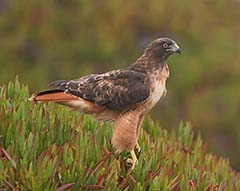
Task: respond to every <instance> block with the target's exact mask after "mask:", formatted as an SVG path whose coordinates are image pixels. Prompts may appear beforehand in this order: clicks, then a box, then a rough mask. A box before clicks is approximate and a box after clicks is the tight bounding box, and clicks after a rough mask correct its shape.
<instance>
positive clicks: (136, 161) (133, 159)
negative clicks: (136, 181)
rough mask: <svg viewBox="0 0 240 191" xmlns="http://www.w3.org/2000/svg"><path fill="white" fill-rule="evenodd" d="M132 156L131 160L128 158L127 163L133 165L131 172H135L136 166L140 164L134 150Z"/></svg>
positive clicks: (131, 152)
mask: <svg viewBox="0 0 240 191" xmlns="http://www.w3.org/2000/svg"><path fill="white" fill-rule="evenodd" d="M130 154H131V158H128V159H127V161H126V162H127V164H131V170H133V169H134V167H135V166H136V164H137V163H138V159H137V157H136V155H135V152H134V150H132V151H130Z"/></svg>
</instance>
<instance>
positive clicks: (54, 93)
mask: <svg viewBox="0 0 240 191" xmlns="http://www.w3.org/2000/svg"><path fill="white" fill-rule="evenodd" d="M76 99H78V97H76V96H74V95H70V94H66V93H65V92H64V91H63V90H59V89H55V90H47V91H42V92H40V93H38V94H37V95H36V96H32V97H30V98H29V99H28V100H29V101H34V102H38V101H41V102H49V101H50V102H51V101H52V102H63V101H71V100H76Z"/></svg>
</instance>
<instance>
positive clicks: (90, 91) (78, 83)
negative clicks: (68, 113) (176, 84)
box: [49, 69, 150, 110]
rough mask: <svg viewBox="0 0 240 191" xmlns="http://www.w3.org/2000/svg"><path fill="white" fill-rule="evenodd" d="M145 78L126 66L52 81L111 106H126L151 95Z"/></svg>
mask: <svg viewBox="0 0 240 191" xmlns="http://www.w3.org/2000/svg"><path fill="white" fill-rule="evenodd" d="M145 79H146V76H145V74H143V73H140V72H136V71H133V70H129V69H125V70H115V71H111V72H107V73H104V74H91V75H88V76H84V77H82V78H80V79H77V80H70V81H55V82H52V83H51V84H49V85H50V86H56V87H58V88H59V89H60V90H63V91H64V92H65V93H67V94H71V95H74V96H78V97H81V98H83V99H85V100H87V101H90V102H93V103H95V104H97V105H101V106H105V107H107V108H108V109H111V110H122V109H127V108H129V107H131V106H133V105H134V104H136V103H138V102H141V101H143V100H145V99H147V98H148V97H149V94H150V87H149V84H147V83H146V82H145Z"/></svg>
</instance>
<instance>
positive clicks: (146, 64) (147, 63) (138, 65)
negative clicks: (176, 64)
mask: <svg viewBox="0 0 240 191" xmlns="http://www.w3.org/2000/svg"><path fill="white" fill-rule="evenodd" d="M166 65H167V61H166V59H165V58H161V57H159V58H154V57H152V56H147V55H145V54H143V55H142V56H141V57H140V58H139V59H138V60H137V61H136V62H135V63H134V64H132V65H130V66H129V68H130V69H131V70H135V71H138V72H142V73H149V72H153V71H156V70H159V69H160V70H161V69H162V68H163V67H164V66H166Z"/></svg>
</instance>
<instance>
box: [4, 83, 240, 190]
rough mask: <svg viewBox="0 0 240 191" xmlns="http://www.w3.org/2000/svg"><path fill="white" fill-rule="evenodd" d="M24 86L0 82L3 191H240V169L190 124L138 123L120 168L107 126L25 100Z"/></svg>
mask: <svg viewBox="0 0 240 191" xmlns="http://www.w3.org/2000/svg"><path fill="white" fill-rule="evenodd" d="M28 97H29V93H28V88H27V87H26V86H22V85H20V84H19V82H18V80H16V82H15V83H12V82H10V83H9V84H8V85H3V86H2V87H1V89H0V189H3V190H10V189H11V190H21V191H22V190H33V191H39V190H48V191H51V190H57V191H63V190H72V191H74V190H123V189H126V190H140V191H141V190H143V191H146V190H161V191H167V190H176V191H177V190H190V191H191V190H206V191H207V190H228V191H236V190H240V175H239V173H237V172H235V171H234V170H232V169H231V167H230V166H229V162H228V160H227V159H224V158H217V157H215V156H213V155H212V154H208V153H206V152H205V150H204V147H203V143H202V140H201V138H200V136H194V135H193V132H192V130H191V127H190V126H189V125H188V124H180V126H179V127H178V128H177V129H176V130H174V131H172V132H171V133H169V132H167V131H166V130H163V129H161V128H160V127H159V126H158V125H157V124H155V123H154V122H153V121H152V120H150V119H146V120H145V121H144V123H143V128H142V130H141V134H140V138H139V142H140V144H141V145H142V149H143V152H142V154H141V156H140V158H139V163H138V165H137V166H136V168H135V169H134V172H133V173H132V174H126V173H124V172H123V169H122V167H121V163H122V162H121V161H123V160H124V158H126V157H127V156H126V153H123V154H122V155H120V156H117V155H116V154H115V153H114V151H113V150H112V147H111V141H110V137H111V135H112V128H111V127H112V125H111V124H108V123H97V122H96V121H94V120H93V119H92V118H91V117H88V116H82V115H80V114H79V113H76V112H72V111H70V110H68V109H66V108H63V107H62V106H59V105H54V104H44V105H34V104H33V103H30V102H28V100H27V98H28Z"/></svg>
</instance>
